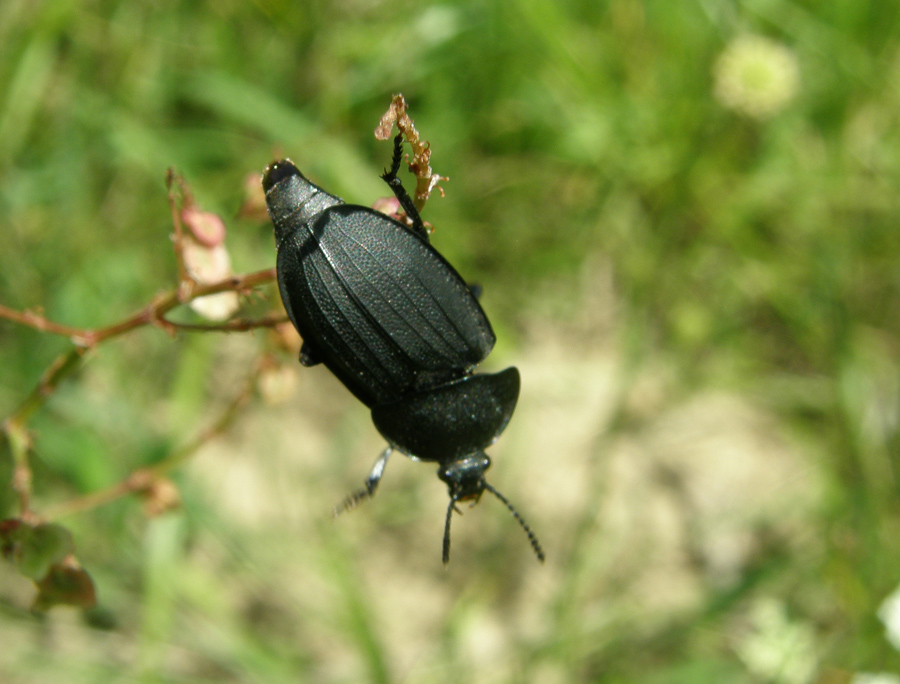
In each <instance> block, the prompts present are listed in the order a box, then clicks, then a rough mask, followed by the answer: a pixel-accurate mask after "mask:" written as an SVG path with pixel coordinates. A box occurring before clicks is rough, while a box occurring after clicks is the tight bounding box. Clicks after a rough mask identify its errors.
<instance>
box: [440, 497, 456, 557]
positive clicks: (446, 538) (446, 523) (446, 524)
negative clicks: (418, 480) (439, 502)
mask: <svg viewBox="0 0 900 684" xmlns="http://www.w3.org/2000/svg"><path fill="white" fill-rule="evenodd" d="M454 508H456V497H453V498H451V499H450V503H449V504H448V506H447V519H446V520H445V521H444V554H443V555H442V556H441V558H442V559H443V561H444V565H447V563H449V562H450V516H451V515H453V509H454Z"/></svg>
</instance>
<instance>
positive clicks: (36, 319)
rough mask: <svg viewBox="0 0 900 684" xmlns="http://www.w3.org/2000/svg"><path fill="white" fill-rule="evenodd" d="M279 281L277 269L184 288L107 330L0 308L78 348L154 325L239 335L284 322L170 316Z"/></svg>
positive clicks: (12, 318)
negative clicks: (209, 321)
mask: <svg viewBox="0 0 900 684" xmlns="http://www.w3.org/2000/svg"><path fill="white" fill-rule="evenodd" d="M274 280H275V269H274V268H269V269H266V270H264V271H256V272H255V273H248V274H246V275H240V276H232V277H230V278H226V279H224V280H220V281H219V282H217V283H210V284H208V285H199V284H196V283H193V281H190V282H191V283H192V286H191V288H190V292H189V293H187V294H186V295H185V293H184V292H183V289H184V288H183V287H181V286H179V287H178V288H176V289H174V290H171V291H169V292H166V293H163V294H160V295H157V296H156V297H155V298H154V299H153V301H152V302H150V304H148V305H147V306H145V307H144V308H142V309H140V310H139V311H136V312H135V313H133V314H132V315H131V316H128V317H126V318H124V319H123V320H121V321H119V322H118V323H113V324H112V325H110V326H107V327H105V328H95V329H84V328H74V327H72V326H68V325H63V324H61V323H56V322H54V321H51V320H49V319H47V318H45V317H44V316H42V315H41V314H39V313H36V312H34V311H27V310H26V311H16V310H14V309H10V308H8V307H6V306H3V305H2V304H0V318H6V319H7V320H10V321H15V322H16V323H21V324H22V325H27V326H29V327H31V328H35V329H36V330H40V331H42V332H49V333H53V334H55V335H62V336H63V337H68V338H69V339H70V340H71V341H72V343H73V344H75V345H76V346H78V347H86V348H88V349H90V348H91V347H93V346H95V345H97V344H99V343H100V342H103V341H104V340H107V339H109V338H110V337H116V336H118V335H122V334H124V333H127V332H130V331H132V330H134V329H135V328H140V327H142V326H145V325H153V326H156V327H158V328H162V329H163V330H165V331H166V332H169V333H172V332H174V331H175V330H176V329H178V328H185V329H189V330H211V331H226V332H227V331H236V330H250V329H251V328H255V327H271V326H273V325H277V324H278V323H279V322H281V321H283V320H284V319H283V318H281V319H278V320H277V321H276V320H275V318H274V317H268V318H266V319H263V320H262V321H259V322H256V321H229V322H228V323H223V324H220V325H192V324H188V323H175V322H173V321H170V320H168V319H167V318H166V314H167V313H169V312H170V311H171V310H172V309H174V308H176V307H178V306H180V305H181V304H183V303H185V302H187V301H190V300H192V299H196V298H197V297H203V296H206V295H210V294H217V293H219V292H228V291H234V292H246V291H249V290H251V289H252V288H254V287H256V286H257V285H263V284H265V283H269V282H272V281H274Z"/></svg>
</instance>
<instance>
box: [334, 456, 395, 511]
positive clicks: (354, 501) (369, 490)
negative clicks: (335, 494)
mask: <svg viewBox="0 0 900 684" xmlns="http://www.w3.org/2000/svg"><path fill="white" fill-rule="evenodd" d="M393 451H394V449H393V447H387V448H386V449H385V450H384V451H382V452H381V455H380V456H379V457H378V460H376V461H375V465H374V466H372V472H371V473H369V477H367V478H366V486H365V487H363V488H362V489H359V490H357V491H355V492H353V493H352V494H351V495H350V496H348V497H347V498H346V499H344V501H343V502H342V503H341V504H340V505H338V506H335V507H334V515H335V517H337V516H339V515H340V514H341V513H343V512H344V511H349V510H350V509H351V508H356V507H357V506H358V505H359V503H360V502H361V501H363V500H364V499H369V498H371V497H373V496H375V490H376V489H378V483H379V482H381V476H382V475H384V467H385V466H386V465H387V462H388V458H390V456H391V453H392V452H393Z"/></svg>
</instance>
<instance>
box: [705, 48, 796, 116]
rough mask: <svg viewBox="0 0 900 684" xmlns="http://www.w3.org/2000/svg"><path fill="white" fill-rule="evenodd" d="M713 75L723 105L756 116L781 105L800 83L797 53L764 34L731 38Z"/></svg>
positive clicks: (790, 96) (775, 109)
mask: <svg viewBox="0 0 900 684" xmlns="http://www.w3.org/2000/svg"><path fill="white" fill-rule="evenodd" d="M713 76H714V78H715V95H716V99H717V100H718V101H719V102H720V103H721V104H722V105H723V106H725V107H728V108H729V109H733V110H735V111H737V112H740V113H742V114H746V115H747V116H751V117H754V118H757V119H764V118H767V117H769V116H771V115H773V114H775V113H777V112H779V111H780V110H782V109H784V106H785V105H786V104H787V103H788V102H789V101H790V100H791V99H792V98H793V97H794V96H795V95H796V94H797V90H798V89H799V86H800V68H799V66H798V64H797V57H796V56H795V55H794V53H793V52H792V51H791V50H790V49H788V48H787V47H785V46H784V45H782V44H781V43H777V42H775V41H774V40H771V39H769V38H765V37H763V36H754V35H747V36H741V37H739V38H736V39H735V40H733V41H732V42H731V43H730V44H729V45H728V46H727V47H726V48H725V51H724V52H723V53H722V54H721V55H720V56H719V59H718V60H716V64H715V67H714V69H713Z"/></svg>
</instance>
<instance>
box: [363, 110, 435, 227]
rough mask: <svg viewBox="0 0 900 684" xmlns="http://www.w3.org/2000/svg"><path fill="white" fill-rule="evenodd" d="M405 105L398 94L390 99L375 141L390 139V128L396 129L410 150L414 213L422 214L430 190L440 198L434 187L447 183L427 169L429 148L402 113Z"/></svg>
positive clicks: (428, 144) (377, 129)
mask: <svg viewBox="0 0 900 684" xmlns="http://www.w3.org/2000/svg"><path fill="white" fill-rule="evenodd" d="M407 109H408V105H407V104H406V99H405V98H404V97H403V95H402V94H397V95H394V98H393V99H392V100H391V105H390V107H388V110H387V111H386V112H385V113H384V115H383V116H382V117H381V121H379V122H378V126H377V127H376V128H375V138H376V139H378V140H387V139H388V138H390V137H391V131H393V129H394V125H395V124H396V125H397V130H399V131H400V132H401V133H402V134H403V137H404V138H406V141H407V142H408V143H409V144H410V146H411V147H412V151H413V154H412V161H410V162H409V170H410V171H412V173H413V174H415V177H416V191H415V193H414V194H413V198H414V199H413V202H414V204H415V205H416V209H418V210H419V211H422V209H423V208H424V207H425V202H426V201H427V200H428V198H429V197H430V196H431V193H432V191H433V190H435V189H437V190H438V192H440V193H441V196H443V194H444V191H443V190H442V189H441V188H439V187H438V183H439V182H441V181H446V180H450V179H449V178H446V177H445V176H440V175H438V174H436V173H434V172H433V171H432V169H431V144H430V143H429V142H428V141H427V140H422V139H421V138H420V137H419V131H418V130H416V125H415V124H414V123H413V120H412V119H411V118H410V116H409V114H407V113H406V110H407Z"/></svg>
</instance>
